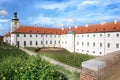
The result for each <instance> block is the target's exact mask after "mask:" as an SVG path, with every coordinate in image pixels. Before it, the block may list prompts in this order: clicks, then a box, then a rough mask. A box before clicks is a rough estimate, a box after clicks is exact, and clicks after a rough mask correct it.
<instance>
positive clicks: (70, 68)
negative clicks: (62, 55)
mask: <svg viewBox="0 0 120 80" xmlns="http://www.w3.org/2000/svg"><path fill="white" fill-rule="evenodd" d="M20 49H21V50H23V51H25V52H26V53H28V54H29V55H34V56H35V55H36V54H37V53H35V52H33V51H30V50H27V49H25V48H20ZM41 58H42V59H44V60H46V61H48V62H50V63H51V64H54V65H59V66H62V67H64V68H65V69H67V70H69V71H72V72H78V73H80V71H81V70H80V69H78V68H75V67H72V66H69V65H66V64H63V63H61V62H59V61H56V60H54V59H52V58H48V57H46V56H41Z"/></svg>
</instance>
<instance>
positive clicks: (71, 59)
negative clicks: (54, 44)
mask: <svg viewBox="0 0 120 80" xmlns="http://www.w3.org/2000/svg"><path fill="white" fill-rule="evenodd" d="M27 49H29V50H32V51H35V49H36V48H33V47H27ZM37 53H39V54H40V55H44V56H47V57H50V58H53V59H55V60H58V61H60V62H62V63H65V64H68V65H71V66H73V67H76V68H81V63H82V62H83V61H86V60H89V59H92V58H95V56H91V55H85V54H77V53H70V52H68V51H67V50H65V49H61V50H40V51H38V52H37Z"/></svg>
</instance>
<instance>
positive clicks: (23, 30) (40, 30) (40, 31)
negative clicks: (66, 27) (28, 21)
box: [13, 26, 61, 34]
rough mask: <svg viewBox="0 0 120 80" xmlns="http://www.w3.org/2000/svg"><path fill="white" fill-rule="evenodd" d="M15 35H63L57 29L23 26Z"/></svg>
mask: <svg viewBox="0 0 120 80" xmlns="http://www.w3.org/2000/svg"><path fill="white" fill-rule="evenodd" d="M13 33H29V34H31V33H32V34H36V33H37V34H61V30H60V29H57V28H43V27H32V26H21V27H20V28H18V29H17V30H16V31H14V32H13Z"/></svg>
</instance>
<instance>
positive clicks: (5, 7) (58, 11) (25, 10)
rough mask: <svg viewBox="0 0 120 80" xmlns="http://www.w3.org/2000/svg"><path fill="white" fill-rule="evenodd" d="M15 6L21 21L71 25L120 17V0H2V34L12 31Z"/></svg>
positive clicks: (22, 23) (49, 24)
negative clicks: (11, 24) (11, 23)
mask: <svg viewBox="0 0 120 80" xmlns="http://www.w3.org/2000/svg"><path fill="white" fill-rule="evenodd" d="M15 10H16V11H17V13H18V18H19V19H20V24H21V25H31V26H32V25H35V24H36V25H37V26H48V27H68V26H73V25H85V24H98V23H101V22H113V21H114V20H115V19H117V20H118V21H120V0H0V35H4V34H5V33H6V32H8V31H10V22H11V18H12V17H13V12H14V11H15Z"/></svg>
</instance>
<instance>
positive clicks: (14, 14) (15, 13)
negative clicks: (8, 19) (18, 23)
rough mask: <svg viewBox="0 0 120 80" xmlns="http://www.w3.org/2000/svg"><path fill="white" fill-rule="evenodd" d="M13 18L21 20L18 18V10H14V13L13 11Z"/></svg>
mask: <svg viewBox="0 0 120 80" xmlns="http://www.w3.org/2000/svg"><path fill="white" fill-rule="evenodd" d="M12 20H19V19H18V18H17V11H14V13H13V19H12Z"/></svg>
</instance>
